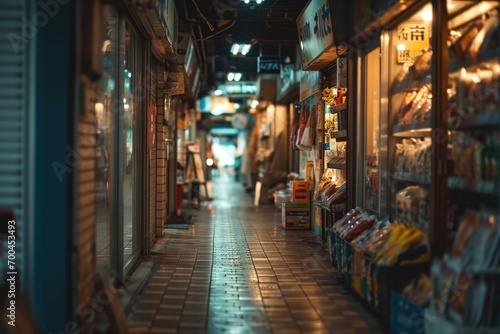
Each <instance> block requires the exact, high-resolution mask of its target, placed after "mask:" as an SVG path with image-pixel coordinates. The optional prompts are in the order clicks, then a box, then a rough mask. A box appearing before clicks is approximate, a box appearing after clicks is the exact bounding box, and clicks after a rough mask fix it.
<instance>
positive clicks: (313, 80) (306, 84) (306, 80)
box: [299, 71, 321, 101]
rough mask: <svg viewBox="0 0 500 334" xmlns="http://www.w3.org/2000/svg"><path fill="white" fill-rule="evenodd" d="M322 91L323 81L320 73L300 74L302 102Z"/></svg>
mask: <svg viewBox="0 0 500 334" xmlns="http://www.w3.org/2000/svg"><path fill="white" fill-rule="evenodd" d="M320 90H321V80H320V72H319V71H301V72H300V97H299V99H300V101H304V100H305V99H307V98H308V97H309V96H311V95H313V94H314V93H316V92H319V91H320Z"/></svg>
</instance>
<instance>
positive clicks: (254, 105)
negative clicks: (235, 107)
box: [250, 100, 259, 109]
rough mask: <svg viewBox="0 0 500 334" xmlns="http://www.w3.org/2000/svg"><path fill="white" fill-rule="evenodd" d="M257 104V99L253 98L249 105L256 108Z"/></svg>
mask: <svg viewBox="0 0 500 334" xmlns="http://www.w3.org/2000/svg"><path fill="white" fill-rule="evenodd" d="M258 105H259V101H257V100H253V101H252V103H251V104H250V107H251V108H252V109H253V108H256V107H257V106H258Z"/></svg>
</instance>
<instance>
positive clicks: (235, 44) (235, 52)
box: [231, 43, 240, 55]
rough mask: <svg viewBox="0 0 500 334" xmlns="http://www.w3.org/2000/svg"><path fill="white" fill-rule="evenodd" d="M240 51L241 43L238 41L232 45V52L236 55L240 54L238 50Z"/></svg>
mask: <svg viewBox="0 0 500 334" xmlns="http://www.w3.org/2000/svg"><path fill="white" fill-rule="evenodd" d="M239 51H240V45H239V44H238V43H234V44H233V45H232V46H231V53H232V54H233V55H236V54H238V52H239Z"/></svg>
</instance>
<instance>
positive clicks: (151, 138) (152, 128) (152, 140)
mask: <svg viewBox="0 0 500 334" xmlns="http://www.w3.org/2000/svg"><path fill="white" fill-rule="evenodd" d="M155 116H156V106H155V105H150V106H149V117H148V129H149V153H150V154H151V150H152V149H153V145H154V143H155V134H156V132H155V129H156V124H155ZM150 157H151V155H150Z"/></svg>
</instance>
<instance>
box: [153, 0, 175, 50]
mask: <svg viewBox="0 0 500 334" xmlns="http://www.w3.org/2000/svg"><path fill="white" fill-rule="evenodd" d="M157 10H158V13H159V14H160V19H161V24H162V25H163V29H164V30H165V34H166V35H167V40H168V41H169V42H170V44H172V45H175V41H174V36H175V35H176V34H177V31H176V29H177V27H176V25H177V22H176V21H177V13H176V11H175V3H174V0H163V1H158V2H157Z"/></svg>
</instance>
